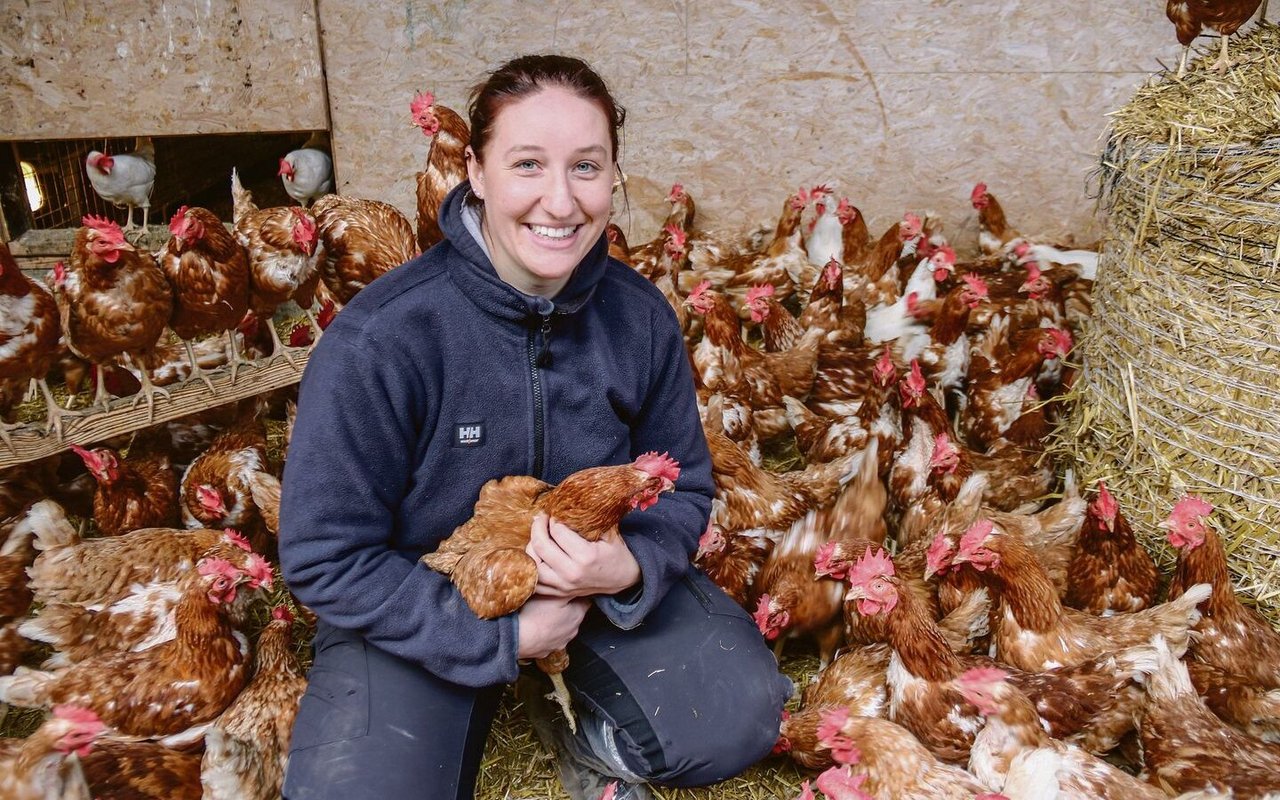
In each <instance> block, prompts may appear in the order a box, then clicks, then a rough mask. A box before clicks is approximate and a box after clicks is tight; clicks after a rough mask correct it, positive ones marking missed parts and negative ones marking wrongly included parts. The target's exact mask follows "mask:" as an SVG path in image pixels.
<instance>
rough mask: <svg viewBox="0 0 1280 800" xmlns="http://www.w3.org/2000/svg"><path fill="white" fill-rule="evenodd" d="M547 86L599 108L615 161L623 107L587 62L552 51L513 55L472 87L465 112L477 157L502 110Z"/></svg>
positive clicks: (624, 110)
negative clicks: (606, 121)
mask: <svg viewBox="0 0 1280 800" xmlns="http://www.w3.org/2000/svg"><path fill="white" fill-rule="evenodd" d="M548 86H559V87H561V88H563V89H567V90H569V91H571V92H574V93H575V94H577V95H578V96H579V97H582V98H583V99H585V100H590V101H592V102H594V103H595V104H596V105H598V106H599V107H600V110H601V111H603V112H604V116H605V119H607V120H608V121H609V140H610V143H611V144H612V146H613V153H612V155H613V161H614V163H615V164H616V163H617V161H618V135H619V131H621V130H622V123H623V122H624V121H625V120H626V118H627V111H626V109H624V108H623V107H622V106H620V105H618V103H617V101H616V100H614V99H613V95H612V94H611V93H610V92H609V87H608V86H606V85H605V82H604V79H603V78H601V77H600V76H599V75H598V74H596V71H595V70H593V69H591V67H590V66H588V65H587V62H585V61H583V60H582V59H580V58H574V57H572V56H562V55H554V54H546V55H526V56H519V57H517V58H513V59H512V60H510V61H508V62H507V63H505V64H503V65H502V66H500V67H498V68H497V69H496V70H494V71H493V72H492V73H490V74H489V77H488V78H487V79H486V80H485V81H484V82H483V83H480V84H477V85H476V86H474V87H473V88H472V89H471V98H470V103H469V105H468V108H467V115H468V116H469V117H470V122H471V150H472V152H474V153H475V154H476V159H477V160H479V161H483V160H484V147H485V145H486V144H488V142H489V139H490V137H492V135H493V126H494V123H495V122H496V121H497V118H498V114H499V113H501V112H502V109H503V108H505V107H506V106H508V105H510V104H511V103H514V102H516V101H517V100H520V99H522V98H525V97H528V96H529V95H531V94H534V93H535V92H537V91H539V90H541V89H544V88H546V87H548Z"/></svg>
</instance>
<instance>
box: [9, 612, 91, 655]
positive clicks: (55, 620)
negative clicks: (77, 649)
mask: <svg viewBox="0 0 1280 800" xmlns="http://www.w3.org/2000/svg"><path fill="white" fill-rule="evenodd" d="M92 618H93V612H91V611H89V610H88V609H85V608H83V607H81V606H77V605H72V604H69V603H50V604H49V605H47V606H45V607H44V608H42V609H40V613H39V615H38V616H35V617H32V618H30V619H27V620H24V621H23V622H22V624H21V625H19V626H18V633H19V635H21V636H24V637H26V638H27V639H30V640H31V641H33V642H44V643H46V644H51V645H53V646H54V647H55V648H58V647H64V646H66V645H67V644H68V643H71V642H75V641H77V640H79V638H80V636H81V632H82V631H83V629H84V626H85V624H86V623H87V622H88V621H89V620H90V619H92Z"/></svg>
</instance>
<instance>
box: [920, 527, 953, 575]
mask: <svg viewBox="0 0 1280 800" xmlns="http://www.w3.org/2000/svg"><path fill="white" fill-rule="evenodd" d="M953 549H954V548H953V547H952V546H951V538H950V537H949V536H947V532H946V531H945V530H944V531H942V532H941V533H939V534H938V535H937V536H935V537H934V538H933V541H932V542H930V544H929V550H928V551H927V552H926V553H925V563H926V564H928V565H929V568H930V569H931V570H933V571H934V572H942V570H944V569H945V568H947V567H948V566H950V565H951V551H952V550H953Z"/></svg>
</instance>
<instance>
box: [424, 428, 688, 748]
mask: <svg viewBox="0 0 1280 800" xmlns="http://www.w3.org/2000/svg"><path fill="white" fill-rule="evenodd" d="M678 477H680V465H679V464H677V463H676V462H675V461H673V460H672V459H671V458H669V457H668V456H667V455H666V454H665V453H663V454H662V455H658V454H657V453H645V454H644V455H642V456H640V457H639V458H637V459H636V460H635V461H634V462H632V463H630V464H623V465H619V466H614V467H591V468H589V469H585V470H579V471H578V472H575V473H573V474H572V475H570V476H569V477H567V478H565V479H564V480H563V481H561V482H560V483H559V484H558V485H556V486H551V485H550V484H548V483H546V482H544V481H540V480H538V479H537V478H534V477H531V476H527V475H514V476H511V477H507V478H502V479H500V480H492V481H489V482H487V483H486V484H485V485H484V486H482V487H481V488H480V497H479V499H478V500H476V505H475V513H474V514H473V516H472V517H471V519H469V520H467V521H466V522H465V523H463V524H462V525H460V526H459V527H458V528H457V529H456V530H455V531H454V532H453V534H452V535H451V536H449V537H448V538H447V539H445V540H444V541H443V542H441V543H440V547H439V548H438V549H437V550H436V551H435V552H433V553H428V554H427V555H425V556H423V557H422V562H423V563H424V564H426V565H427V566H428V567H431V568H432V569H434V570H437V571H439V572H442V573H444V574H445V575H448V576H449V578H450V580H452V581H453V582H454V584H455V585H456V586H457V587H458V591H459V592H461V593H462V598H463V599H464V600H466V601H467V605H469V606H470V607H471V610H472V611H474V612H476V616H478V617H480V618H481V619H494V618H496V617H500V616H503V615H504V614H510V613H511V612H513V611H515V610H516V609H518V608H520V606H522V605H524V603H525V601H526V600H528V599H529V598H530V597H531V596H532V595H533V593H534V590H535V589H536V588H537V584H538V565H537V563H536V562H535V561H534V560H533V558H532V557H530V556H529V554H528V553H526V552H525V547H526V545H528V543H529V533H530V529H531V527H532V525H533V518H534V516H535V515H537V514H546V515H548V516H549V517H550V518H551V519H554V520H558V521H559V522H562V523H564V524H565V525H567V526H569V527H570V528H572V529H573V530H574V531H576V532H577V534H578V535H579V536H581V537H582V538H584V539H586V540H587V541H592V542H594V541H598V540H599V539H601V538H602V537H605V536H617V535H618V533H617V526H618V522H620V521H621V520H622V517H623V516H625V515H626V513H627V512H628V511H630V510H632V509H634V508H639V509H642V510H643V509H645V508H648V507H649V506H651V505H653V504H654V503H655V502H657V500H658V495H659V494H661V493H662V492H666V491H671V490H672V489H673V488H675V481H676V479H677V478H678ZM568 663H569V657H568V655H567V654H566V653H565V652H564V651H563V650H560V651H557V652H555V653H552V654H551V655H549V656H547V657H545V658H540V659H538V666H539V667H540V668H541V669H542V670H543V671H544V672H546V673H548V674H549V675H551V679H552V682H554V683H555V684H556V698H557V700H558V701H559V703H560V706H561V708H563V709H564V713H565V717H566V718H568V720H569V724H570V727H575V725H576V724H575V722H574V717H573V713H572V711H571V710H570V707H569V694H568V689H567V688H566V687H565V685H564V681H563V679H562V678H561V677H560V673H562V672H564V669H565V667H567V666H568Z"/></svg>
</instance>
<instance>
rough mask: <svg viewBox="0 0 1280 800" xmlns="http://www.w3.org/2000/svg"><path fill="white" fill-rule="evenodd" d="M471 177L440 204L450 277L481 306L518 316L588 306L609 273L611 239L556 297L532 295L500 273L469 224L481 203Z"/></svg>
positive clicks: (525, 317) (599, 245)
mask: <svg viewBox="0 0 1280 800" xmlns="http://www.w3.org/2000/svg"><path fill="white" fill-rule="evenodd" d="M477 202H479V201H477V200H476V199H475V197H474V196H473V195H472V194H471V183H470V181H463V182H462V183H460V184H458V185H457V186H456V187H454V189H453V191H451V192H449V194H448V196H447V197H445V199H444V203H442V204H441V206H440V230H441V231H443V232H444V235H445V238H446V239H448V240H449V245H450V247H451V249H452V252H450V253H449V261H448V263H449V277H450V278H451V279H452V280H453V282H454V283H456V284H457V285H458V287H459V288H460V289H461V290H462V293H463V294H464V295H466V297H467V298H468V299H470V300H471V302H473V303H475V304H476V306H477V307H478V308H480V310H482V311H485V312H487V313H490V314H493V315H495V316H499V317H503V318H505V319H513V320H521V321H525V320H529V319H530V318H532V317H541V316H546V315H548V314H550V313H552V312H553V311H554V312H555V313H557V314H572V313H573V312H575V311H577V310H578V309H580V308H582V306H583V305H585V304H586V302H587V301H588V300H590V299H591V295H592V293H593V292H595V288H596V286H597V285H598V284H599V283H600V280H601V279H602V278H603V277H604V273H605V268H606V267H607V265H608V263H609V242H608V240H607V239H606V238H605V237H604V236H603V235H602V236H601V237H600V240H599V241H598V242H596V243H595V245H593V246H592V248H591V249H590V250H589V251H587V254H586V256H585V257H583V259H582V261H581V262H579V263H578V266H577V267H575V268H574V270H573V275H572V276H571V277H570V278H569V282H568V283H567V284H565V287H564V288H563V289H561V290H560V293H559V294H557V295H556V296H555V297H553V298H551V300H547V299H546V298H544V297H535V296H533V295H527V294H525V293H523V292H521V291H519V290H518V289H516V288H515V287H513V286H511V284H509V283H507V282H506V281H504V280H502V278H500V277H498V273H497V271H495V270H494V268H493V263H492V262H491V261H490V260H489V256H488V254H487V253H486V252H485V248H484V245H483V244H482V243H481V241H480V240H479V239H477V237H476V236H475V235H474V234H473V232H472V231H471V230H470V226H468V225H467V221H466V216H465V215H466V214H467V212H468V211H469V209H467V208H466V205H467V204H474V203H477Z"/></svg>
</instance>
